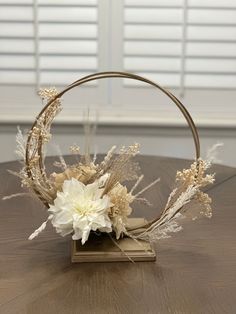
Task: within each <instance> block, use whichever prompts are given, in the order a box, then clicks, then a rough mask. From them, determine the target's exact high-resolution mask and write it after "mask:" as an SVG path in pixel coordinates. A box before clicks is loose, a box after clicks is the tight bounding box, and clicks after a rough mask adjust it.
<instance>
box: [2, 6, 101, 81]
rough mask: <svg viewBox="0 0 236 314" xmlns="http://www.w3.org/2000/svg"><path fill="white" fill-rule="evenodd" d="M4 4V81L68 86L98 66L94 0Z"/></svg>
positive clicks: (95, 69)
mask: <svg viewBox="0 0 236 314" xmlns="http://www.w3.org/2000/svg"><path fill="white" fill-rule="evenodd" d="M0 4H1V6H0V20H1V28H0V36H1V37H0V38H1V40H0V53H1V58H0V68H1V76H0V83H2V84H34V85H35V84H36V85H37V86H41V85H48V84H54V85H64V84H67V83H68V82H71V80H74V79H77V78H78V77H81V76H83V75H86V74H87V73H92V72H95V71H97V59H98V58H97V54H98V51H97V50H98V49H97V1H96V0H93V1H91V0H90V1H82V0H80V1H67V2H65V1H52V0H38V1H26V0H24V1H18V2H16V1H14V2H13V1H7V3H5V2H4V3H3V2H0Z"/></svg>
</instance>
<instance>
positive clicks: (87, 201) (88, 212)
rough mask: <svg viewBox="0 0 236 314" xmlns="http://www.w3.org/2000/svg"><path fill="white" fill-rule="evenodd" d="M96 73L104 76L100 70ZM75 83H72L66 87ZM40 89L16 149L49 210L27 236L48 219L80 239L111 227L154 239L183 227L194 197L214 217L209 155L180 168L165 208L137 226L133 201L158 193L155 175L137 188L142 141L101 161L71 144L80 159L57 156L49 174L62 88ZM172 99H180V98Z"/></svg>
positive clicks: (25, 179)
mask: <svg viewBox="0 0 236 314" xmlns="http://www.w3.org/2000/svg"><path fill="white" fill-rule="evenodd" d="M112 73H113V76H115V74H114V73H120V72H112ZM100 75H101V73H100ZM110 75H111V73H110ZM126 75H128V74H126ZM108 76H109V74H107V76H106V77H108ZM132 76H134V75H132ZM90 77H92V76H88V77H87V78H89V79H90ZM135 77H137V76H135ZM96 78H100V77H98V75H97V76H96ZM82 80H83V79H82ZM142 80H144V79H143V78H142ZM146 81H148V80H146ZM77 82H79V81H77ZM77 82H75V83H77ZM148 82H151V81H148ZM153 84H154V85H155V86H158V85H156V84H155V83H153V82H152V85H153ZM75 85H76V84H74V86H75ZM77 85H78V83H77ZM71 86H73V84H72V85H70V86H69V88H68V89H70V88H71ZM68 89H67V90H68ZM166 93H167V92H166ZM39 95H40V97H41V98H42V99H43V100H44V101H46V106H45V107H44V108H43V110H42V111H41V112H40V114H39V115H38V117H37V118H36V120H35V122H34V124H33V126H32V128H31V130H30V131H29V132H28V134H26V136H23V134H22V132H21V131H20V130H19V132H18V135H17V153H18V155H19V157H20V159H21V160H22V163H23V167H22V169H21V170H20V172H19V173H14V174H15V175H17V176H19V177H20V178H21V182H22V185H23V186H26V187H27V188H28V189H29V190H30V192H32V193H33V194H35V195H36V196H37V197H38V198H39V199H40V200H41V201H42V202H43V203H44V205H45V206H46V207H47V211H48V219H47V221H45V222H43V223H42V225H41V226H40V227H39V228H38V229H37V230H35V231H34V232H33V233H32V234H31V235H30V236H29V239H30V240H32V239H34V238H35V237H36V236H38V235H39V234H40V232H42V231H43V230H44V229H45V227H46V225H47V223H48V222H49V221H50V222H51V224H52V225H53V226H54V227H55V230H56V232H57V233H59V234H60V235H61V236H63V237H64V236H67V235H70V236H71V237H72V239H73V240H79V241H81V243H82V245H83V244H85V242H86V241H88V239H89V236H90V234H91V233H107V234H108V235H109V236H110V237H111V239H112V241H117V240H118V239H120V238H122V237H129V238H130V239H132V240H133V241H135V242H138V241H156V240H158V239H160V238H164V237H168V236H169V234H170V233H171V232H176V231H179V230H181V228H182V227H181V225H180V221H181V219H182V218H184V217H185V216H189V212H190V210H191V209H190V206H186V205H187V204H188V203H190V202H193V203H194V204H195V205H196V204H197V205H198V209H199V211H198V214H200V215H205V216H206V217H211V215H212V212H211V206H210V204H211V199H210V197H209V196H208V195H207V194H206V193H204V192H203V191H202V190H201V189H202V188H203V187H205V186H206V185H208V184H211V183H213V182H214V175H212V174H206V171H207V169H208V168H209V167H210V164H211V163H210V160H207V161H204V160H202V159H201V158H199V157H198V158H197V159H196V160H195V161H194V162H193V164H192V165H191V166H190V168H189V169H184V170H183V171H177V174H176V183H175V187H174V189H173V191H172V192H171V193H170V195H169V198H168V199H167V202H166V206H165V207H164V208H163V209H162V211H161V214H160V215H159V216H158V217H156V218H155V219H153V220H152V221H148V222H143V224H142V225H139V226H135V227H132V226H129V224H128V218H129V217H130V215H131V213H132V212H133V211H135V202H142V203H143V204H144V205H147V206H148V205H150V204H149V201H148V200H147V199H146V198H145V197H144V196H143V195H144V193H145V191H146V190H147V189H150V188H153V191H154V193H155V185H156V184H157V183H158V182H159V178H157V179H156V180H155V181H154V182H150V184H149V185H148V186H147V187H145V188H144V189H141V190H139V184H140V182H141V181H142V179H143V175H142V174H141V170H140V167H139V165H138V163H137V162H136V160H135V156H136V155H137V154H138V153H139V148H140V146H139V144H134V145H131V146H129V147H121V148H120V149H117V147H116V146H113V147H112V148H111V149H110V150H109V152H108V153H107V155H106V156H105V158H104V159H103V160H102V161H101V162H97V159H96V156H93V157H91V155H90V153H89V148H88V149H87V150H86V152H85V153H84V154H80V147H78V146H72V147H71V152H72V153H73V154H75V155H77V159H76V160H77V161H76V162H75V163H74V164H70V165H68V164H67V163H66V161H65V160H64V159H63V157H62V156H59V158H60V161H59V162H56V163H55V166H57V167H58V169H59V170H58V171H57V172H53V173H51V174H49V175H48V174H47V172H46V170H45V166H44V155H45V154H44V145H45V144H46V143H47V142H48V141H49V140H50V138H51V132H50V128H51V124H52V121H53V119H54V117H55V116H56V115H57V114H58V113H59V112H60V111H61V109H62V105H61V96H62V95H63V93H58V92H57V90H56V89H54V88H52V89H44V90H40V92H39ZM168 95H170V97H172V96H173V95H172V94H170V93H169V94H168ZM171 95H172V96H171ZM173 97H174V96H173ZM172 100H174V102H176V103H177V99H176V98H174V99H172ZM178 104H179V103H178ZM182 106H183V105H182ZM183 108H184V107H183ZM185 110H186V109H185ZM186 112H187V111H186ZM190 122H191V121H190ZM191 123H193V122H191ZM195 137H196V135H195ZM195 142H197V141H195ZM127 181H133V182H134V183H133V186H132V188H131V189H129V190H128V189H127V187H126V185H125V184H126V182H127ZM195 207H196V206H195ZM198 214H197V213H196V211H193V214H192V218H193V219H195V218H196V217H197V216H198ZM116 243H118V242H116Z"/></svg>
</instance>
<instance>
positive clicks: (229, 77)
mask: <svg viewBox="0 0 236 314" xmlns="http://www.w3.org/2000/svg"><path fill="white" fill-rule="evenodd" d="M107 70H108V71H109V70H110V71H111V70H117V71H122V70H123V71H129V72H133V73H138V74H140V75H143V76H145V77H148V78H150V79H153V80H154V81H156V82H158V83H160V84H161V85H163V86H165V87H168V88H170V89H171V90H172V91H173V92H174V93H175V94H176V95H177V96H178V97H182V100H183V103H185V104H186V106H187V107H188V109H189V110H190V112H191V113H192V114H193V116H194V118H195V119H196V120H199V121H205V122H203V124H204V123H205V124H206V125H210V124H211V121H213V120H215V121H218V122H216V123H224V125H227V124H228V123H231V125H232V124H233V122H232V121H234V120H235V121H236V107H235V99H236V89H235V88H236V2H235V0H139V1H136V0H119V1H116V0H99V1H98V0H68V1H66V0H37V1H36V0H35V1H33V0H5V1H4V0H0V89H1V93H0V101H1V104H2V105H1V106H0V110H1V111H0V114H1V115H2V116H4V115H8V116H9V117H10V116H11V112H12V111H14V112H15V115H16V116H18V117H19V116H20V114H21V111H22V109H23V108H25V107H26V105H27V106H32V103H35V102H37V101H38V100H37V98H36V96H35V95H36V93H35V91H36V90H37V89H38V88H39V87H40V86H50V85H60V86H64V85H67V84H69V83H71V82H72V81H73V80H75V79H78V78H80V77H82V76H84V75H86V74H90V73H93V72H96V71H107ZM140 84H142V83H139V82H137V81H132V80H108V81H107V82H104V81H98V82H94V83H92V84H91V85H90V86H89V87H87V88H86V87H83V88H80V92H79V94H78V95H77V96H76V97H77V98H76V97H70V98H69V101H70V104H69V106H68V108H70V109H71V108H72V109H73V110H75V108H77V102H78V99H79V101H80V104H81V103H83V104H84V105H90V106H91V104H99V105H100V106H102V105H103V108H105V109H106V110H108V111H109V112H110V120H111V121H115V120H116V119H117V121H122V119H125V118H127V116H128V115H130V116H133V119H134V120H135V121H140V122H142V121H141V120H143V119H144V113H145V112H147V115H148V114H149V115H150V111H153V112H154V111H155V112H158V117H160V118H164V120H165V121H166V122H168V121H169V119H170V111H171V112H172V110H173V107H168V106H165V100H163V99H162V98H158V97H159V96H158V97H157V94H156V92H153V93H152V92H150V88H147V87H146V86H145V85H144V84H142V85H140ZM17 86H20V87H19V88H17ZM60 88H61V87H60ZM13 91H14V93H13ZM25 101H26V103H25ZM143 104H145V106H143ZM226 105H227V107H226ZM100 108H102V107H100ZM226 108H227V110H226ZM70 112H72V110H71V111H70ZM73 112H74V111H73ZM68 114H69V109H68ZM29 115H31V113H29ZM72 115H73V114H72ZM112 115H113V117H112ZM124 116H125V117H124ZM153 117H155V119H156V116H155V115H153ZM172 117H173V119H174V120H175V121H177V120H176V117H178V115H177V113H174V114H173V116H172ZM121 118H122V119H121ZM9 119H10V118H9ZM153 119H154V118H153ZM180 119H181V118H180ZM204 119H205V120H204ZM223 120H224V122H222V121H223ZM229 121H231V122H229ZM213 124H214V123H213Z"/></svg>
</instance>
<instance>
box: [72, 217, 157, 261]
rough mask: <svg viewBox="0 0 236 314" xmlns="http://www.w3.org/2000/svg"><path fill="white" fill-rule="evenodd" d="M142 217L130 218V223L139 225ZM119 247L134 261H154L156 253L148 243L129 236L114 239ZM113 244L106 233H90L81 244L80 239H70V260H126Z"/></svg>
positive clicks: (123, 254)
mask: <svg viewBox="0 0 236 314" xmlns="http://www.w3.org/2000/svg"><path fill="white" fill-rule="evenodd" d="M143 221H144V219H143V218H130V219H129V224H130V225H139V224H140V225H141V224H142V223H143ZM116 241H117V243H118V245H119V247H120V248H121V249H122V250H123V251H124V252H125V253H126V254H127V255H128V256H129V257H130V258H131V259H132V260H133V261H134V262H135V261H155V260H156V253H155V251H154V250H153V249H152V247H151V245H150V243H148V242H145V241H139V243H140V244H138V243H137V242H136V241H134V240H132V239H130V238H127V237H125V238H123V239H119V240H116ZM119 247H118V246H116V245H115V244H114V242H113V241H112V240H111V239H110V237H109V236H108V235H107V234H105V233H104V234H101V235H99V236H98V235H96V234H91V235H90V237H89V240H88V241H87V242H86V243H85V244H84V245H82V244H81V240H76V241H72V252H71V261H72V262H73V263H84V262H127V261H130V260H129V258H128V257H127V255H126V254H125V253H124V252H122V251H121V249H120V248H119Z"/></svg>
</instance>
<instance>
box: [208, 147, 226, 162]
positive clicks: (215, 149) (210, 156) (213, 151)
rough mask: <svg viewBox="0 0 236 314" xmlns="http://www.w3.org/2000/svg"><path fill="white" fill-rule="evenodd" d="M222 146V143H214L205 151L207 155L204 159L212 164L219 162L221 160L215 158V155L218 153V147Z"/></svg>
mask: <svg viewBox="0 0 236 314" xmlns="http://www.w3.org/2000/svg"><path fill="white" fill-rule="evenodd" d="M222 146H224V143H216V144H214V145H213V146H212V147H210V148H209V149H208V151H207V156H206V161H207V162H208V163H209V164H212V163H220V162H221V160H220V159H218V158H217V155H218V152H219V151H218V149H219V148H220V147H222Z"/></svg>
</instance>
